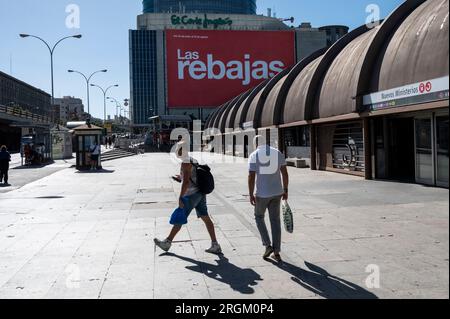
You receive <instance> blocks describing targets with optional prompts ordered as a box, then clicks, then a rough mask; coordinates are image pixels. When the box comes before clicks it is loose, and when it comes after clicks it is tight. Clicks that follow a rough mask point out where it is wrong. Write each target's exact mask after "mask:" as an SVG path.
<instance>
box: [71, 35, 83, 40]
mask: <svg viewBox="0 0 450 319" xmlns="http://www.w3.org/2000/svg"><path fill="white" fill-rule="evenodd" d="M81 37H82V35H81V34H77V35H74V36H73V38H76V39H81Z"/></svg>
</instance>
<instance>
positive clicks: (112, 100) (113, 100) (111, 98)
mask: <svg viewBox="0 0 450 319" xmlns="http://www.w3.org/2000/svg"><path fill="white" fill-rule="evenodd" d="M107 99H108V100H111V102H113V103H116V116H117V117H119V108H120V115H122V105H120V103H119V101H117V100H116V99H115V98H113V97H107Z"/></svg>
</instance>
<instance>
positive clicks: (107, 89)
mask: <svg viewBox="0 0 450 319" xmlns="http://www.w3.org/2000/svg"><path fill="white" fill-rule="evenodd" d="M91 86H95V87H98V88H99V89H100V90H102V92H103V108H104V119H103V124H105V123H106V93H108V91H109V90H110V89H112V88H113V87H119V85H118V84H114V85H111V86H108V87H107V88H106V90H105V89H103V88H102V87H101V86H99V85H97V84H91Z"/></svg>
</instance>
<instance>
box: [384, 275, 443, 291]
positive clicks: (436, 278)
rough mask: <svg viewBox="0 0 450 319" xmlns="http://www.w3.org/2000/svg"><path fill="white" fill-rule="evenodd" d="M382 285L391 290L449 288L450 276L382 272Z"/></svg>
mask: <svg viewBox="0 0 450 319" xmlns="http://www.w3.org/2000/svg"><path fill="white" fill-rule="evenodd" d="M380 278H381V282H382V285H383V286H384V287H386V288H389V289H391V290H395V291H397V290H409V289H411V290H414V289H428V288H444V287H445V288H447V289H448V286H449V274H448V271H447V272H443V271H442V272H439V273H433V274H430V272H429V271H419V272H417V271H408V270H402V271H393V272H381V274H380Z"/></svg>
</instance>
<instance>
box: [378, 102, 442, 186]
mask: <svg viewBox="0 0 450 319" xmlns="http://www.w3.org/2000/svg"><path fill="white" fill-rule="evenodd" d="M372 125H373V126H372V128H373V131H372V132H373V141H372V143H373V151H374V156H375V164H374V165H375V178H379V179H392V180H398V181H404V182H413V183H414V182H416V183H419V184H425V185H430V186H439V187H447V188H448V187H449V145H448V139H449V136H448V134H449V118H448V110H442V111H435V112H419V113H415V114H397V115H394V116H389V117H380V118H375V119H373V121H372Z"/></svg>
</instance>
